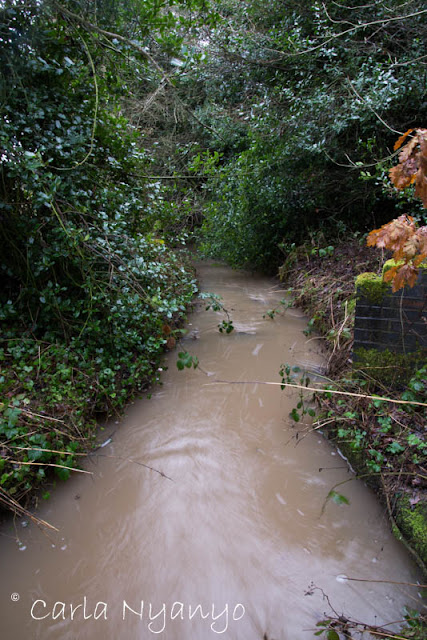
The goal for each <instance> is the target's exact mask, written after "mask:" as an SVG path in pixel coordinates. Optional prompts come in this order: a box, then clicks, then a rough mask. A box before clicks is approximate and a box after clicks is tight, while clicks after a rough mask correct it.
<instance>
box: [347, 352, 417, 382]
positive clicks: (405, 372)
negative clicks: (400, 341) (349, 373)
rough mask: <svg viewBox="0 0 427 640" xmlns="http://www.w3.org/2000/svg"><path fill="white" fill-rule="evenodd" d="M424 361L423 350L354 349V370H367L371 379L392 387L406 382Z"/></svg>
mask: <svg viewBox="0 0 427 640" xmlns="http://www.w3.org/2000/svg"><path fill="white" fill-rule="evenodd" d="M424 361H425V353H423V352H422V351H418V352H417V351H416V352H414V353H407V354H404V353H394V352H393V351H390V350H389V349H385V350H384V351H379V350H378V349H365V348H364V347H359V348H358V349H355V350H354V351H353V371H354V372H358V371H361V372H365V373H366V374H367V375H368V376H369V377H370V378H371V379H374V380H377V381H378V382H380V383H381V384H383V385H386V386H391V387H395V386H396V385H399V386H401V385H404V384H406V382H408V381H409V379H410V378H411V377H412V375H413V373H414V370H415V369H417V368H418V367H419V366H422V364H423V362H424Z"/></svg>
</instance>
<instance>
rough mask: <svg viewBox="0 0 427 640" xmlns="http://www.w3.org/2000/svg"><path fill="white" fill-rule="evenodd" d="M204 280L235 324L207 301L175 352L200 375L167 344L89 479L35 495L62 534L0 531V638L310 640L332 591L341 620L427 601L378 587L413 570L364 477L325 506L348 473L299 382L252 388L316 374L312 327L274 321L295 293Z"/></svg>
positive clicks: (23, 524) (211, 275)
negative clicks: (312, 419)
mask: <svg viewBox="0 0 427 640" xmlns="http://www.w3.org/2000/svg"><path fill="white" fill-rule="evenodd" d="M199 275H200V277H201V281H202V285H203V289H204V290H207V291H211V292H214V293H216V294H219V295H221V296H222V297H223V299H224V305H225V307H226V308H227V309H229V310H230V312H231V315H232V317H233V321H234V325H235V331H234V332H233V333H231V334H230V335H221V334H220V333H219V332H218V328H217V325H218V323H219V322H220V321H221V319H222V316H221V315H220V314H218V313H215V312H213V311H208V312H206V311H204V309H203V306H204V305H202V306H201V307H200V310H198V311H196V312H195V313H193V314H192V315H191V317H190V319H189V322H190V324H189V326H188V330H189V333H188V335H187V337H186V338H185V340H184V341H183V342H182V345H181V346H182V347H183V348H185V349H186V350H188V351H189V352H191V353H192V354H194V355H195V356H197V357H198V358H199V361H200V365H201V368H202V369H203V371H201V370H200V369H197V370H189V369H185V371H183V372H180V371H178V370H177V368H176V366H175V362H176V358H177V353H176V352H172V353H170V354H169V355H168V357H167V358H166V360H165V367H166V366H168V367H169V368H168V370H167V371H166V372H165V373H164V374H163V377H162V380H163V385H162V386H161V387H157V388H156V389H154V391H153V395H152V398H151V399H142V400H138V401H137V402H135V404H133V405H131V406H130V407H129V409H128V410H127V412H126V415H125V417H124V419H123V420H121V421H120V425H119V424H116V423H115V421H113V422H112V423H110V424H109V425H107V428H106V429H105V431H104V432H103V434H102V436H101V439H100V441H101V442H102V441H106V440H108V439H109V438H111V442H110V443H109V444H107V445H106V446H104V447H102V448H101V449H99V450H98V452H97V453H98V454H100V455H98V456H93V457H92V458H91V459H90V460H89V461H87V463H86V466H85V469H86V470H88V471H91V472H92V474H93V475H91V476H89V475H85V476H83V475H75V476H74V477H73V478H72V479H71V480H69V481H68V482H67V483H65V484H64V485H61V486H59V487H57V488H56V489H55V490H54V491H53V492H52V496H51V498H50V499H49V500H48V501H47V502H46V503H43V504H42V505H41V506H40V509H39V511H38V514H37V515H38V516H39V517H41V518H43V519H45V520H47V521H48V522H50V523H51V524H53V525H54V526H56V527H57V528H58V529H59V532H58V533H55V532H49V533H46V532H43V531H40V530H39V529H38V528H37V527H36V526H34V525H33V524H32V523H31V522H28V519H26V518H23V519H16V520H15V521H12V520H10V521H9V522H7V523H6V524H5V525H4V526H3V527H2V529H1V534H2V535H1V538H0V562H1V573H2V584H1V592H0V596H1V597H0V615H1V623H0V626H1V629H0V637H1V638H4V639H5V640H9V639H10V640H12V639H13V640H24V639H27V638H28V639H38V638H40V639H43V640H45V639H46V640H75V639H76V638H82V639H83V638H85V639H86V638H88V639H90V640H133V639H135V640H136V639H138V640H139V639H148V638H155V637H159V638H162V639H164V640H211V639H213V638H216V637H223V638H227V639H228V640H262V638H263V636H264V633H266V634H268V638H269V639H273V640H306V639H309V638H313V637H314V636H313V630H315V629H314V628H315V625H316V622H317V621H318V620H319V619H321V618H322V617H323V615H324V612H326V613H331V611H330V609H329V605H328V602H327V601H326V600H325V598H324V597H323V595H322V592H321V591H320V589H322V590H323V592H324V593H325V594H327V596H328V598H329V601H330V603H331V605H332V606H333V607H334V608H335V610H336V611H337V612H338V613H339V614H344V615H347V616H351V617H352V618H357V619H359V620H363V621H365V622H369V623H376V624H381V623H383V622H386V621H387V622H390V621H393V620H399V619H400V618H401V610H402V607H403V605H404V604H405V603H406V604H409V605H410V606H414V605H416V604H417V602H418V603H419V595H418V591H417V589H416V588H411V587H408V586H404V585H396V584H390V583H389V582H380V581H393V582H415V581H416V580H417V579H418V578H419V576H418V574H417V571H416V569H415V567H414V565H413V563H412V561H411V559H410V558H409V556H408V554H407V552H406V550H405V549H404V548H403V547H402V546H401V545H400V543H398V542H397V541H396V540H395V539H394V538H393V537H392V535H391V534H390V533H389V527H388V524H387V518H386V516H385V514H384V512H383V510H382V509H381V508H380V507H379V505H378V504H377V502H376V499H375V497H374V496H373V495H372V493H371V492H370V491H369V490H368V489H367V488H366V487H365V486H364V485H363V484H362V483H361V482H360V481H356V480H352V481H350V482H348V483H346V484H344V485H342V486H340V488H339V491H340V492H341V493H342V494H344V495H345V496H346V497H347V498H348V500H349V501H350V504H349V505H343V504H335V503H334V502H331V501H329V502H328V503H327V504H326V507H325V508H324V510H323V513H322V506H323V505H324V501H325V498H326V496H327V494H328V492H329V491H330V489H331V488H332V487H333V486H334V485H335V484H336V483H338V482H340V481H342V480H347V479H349V478H352V474H351V473H350V472H349V470H348V468H347V465H346V462H345V460H343V459H342V458H341V457H340V455H339V453H337V451H336V450H334V449H333V448H332V447H331V446H330V444H329V443H328V442H326V441H325V440H324V439H323V438H322V436H321V435H320V434H319V433H317V432H312V433H310V434H309V435H307V436H306V437H302V436H303V431H304V427H303V426H301V425H299V424H298V425H295V423H293V422H292V421H291V420H290V419H289V412H290V411H291V410H292V408H293V407H294V406H295V404H296V400H295V398H296V396H295V393H294V392H290V391H282V390H281V389H280V387H275V386H266V385H262V384H255V383H252V382H248V381H253V380H264V381H276V382H279V381H280V378H279V376H278V371H279V368H280V364H281V363H282V362H289V363H291V364H293V365H296V364H299V365H301V366H303V367H306V368H307V369H308V370H314V371H318V370H319V367H321V366H322V362H323V358H322V355H321V352H320V347H319V345H320V343H321V341H320V340H319V339H316V338H312V337H311V338H307V337H306V336H305V335H304V334H303V329H304V328H305V327H306V326H307V320H306V319H305V318H304V317H303V316H302V314H301V313H300V312H299V311H298V310H296V309H288V310H287V311H286V312H285V313H284V314H283V315H281V316H276V317H275V319H274V320H271V319H270V318H268V317H267V318H263V315H264V314H265V313H266V311H268V310H269V309H272V308H274V307H276V306H277V305H278V304H279V301H280V300H281V299H282V298H283V292H282V291H280V290H279V288H278V287H277V285H275V283H274V282H272V281H270V280H266V279H263V278H261V277H257V276H252V275H249V274H247V273H243V272H236V271H232V270H230V269H228V268H226V267H223V266H221V265H216V264H213V263H212V264H206V263H205V264H202V265H200V266H199ZM218 379H221V380H230V381H236V382H240V383H241V382H246V383H245V384H217V383H216V382H215V381H216V380H218ZM297 431H298V432H299V433H300V437H299V438H298V441H297V440H296V433H297ZM138 463H142V464H145V465H149V466H150V467H153V468H155V469H157V470H159V471H161V472H162V473H163V474H165V475H166V476H167V477H164V476H161V475H160V474H159V473H157V472H155V471H150V470H149V469H147V468H146V467H144V466H141V464H138ZM41 502H43V501H41ZM343 576H347V577H350V578H358V579H363V580H368V581H369V580H374V581H379V582H356V581H348V580H346V579H345V578H344V577H343ZM310 585H315V586H316V587H318V589H315V588H313V587H310ZM12 594H13V595H12ZM16 594H17V595H16ZM79 605H80V606H79Z"/></svg>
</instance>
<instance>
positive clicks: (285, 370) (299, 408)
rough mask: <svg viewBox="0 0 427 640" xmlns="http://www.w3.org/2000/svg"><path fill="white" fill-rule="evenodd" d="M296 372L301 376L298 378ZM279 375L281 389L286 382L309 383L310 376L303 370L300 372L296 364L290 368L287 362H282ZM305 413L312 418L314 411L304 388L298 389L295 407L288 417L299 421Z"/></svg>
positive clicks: (304, 384)
mask: <svg viewBox="0 0 427 640" xmlns="http://www.w3.org/2000/svg"><path fill="white" fill-rule="evenodd" d="M297 374H301V377H300V378H298V376H297ZM279 375H280V376H281V378H282V384H281V386H280V388H281V389H285V388H286V387H285V385H286V384H299V385H300V386H301V387H308V386H309V384H310V378H309V377H308V375H307V373H306V372H304V371H303V372H302V371H301V368H300V367H298V366H295V367H292V368H291V366H290V365H289V364H287V363H285V364H282V365H281V367H280V370H279ZM305 415H309V416H310V417H311V418H314V417H315V415H316V412H315V410H314V409H313V407H312V406H311V403H310V402H309V401H307V398H306V396H305V394H304V390H303V389H300V391H299V401H298V403H297V405H296V407H294V408H293V409H292V411H291V412H290V414H289V417H290V418H291V419H292V420H293V421H294V422H299V421H300V420H301V419H302V418H304V416H305Z"/></svg>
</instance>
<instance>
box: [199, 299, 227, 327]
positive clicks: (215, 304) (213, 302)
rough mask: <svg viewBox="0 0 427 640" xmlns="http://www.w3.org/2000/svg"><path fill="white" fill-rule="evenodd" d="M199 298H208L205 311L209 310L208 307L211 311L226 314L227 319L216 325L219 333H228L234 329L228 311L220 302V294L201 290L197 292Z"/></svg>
mask: <svg viewBox="0 0 427 640" xmlns="http://www.w3.org/2000/svg"><path fill="white" fill-rule="evenodd" d="M199 298H200V299H201V300H208V304H207V305H206V307H205V310H206V311H209V310H210V309H212V311H217V312H218V311H220V312H222V313H225V314H226V317H227V319H226V320H222V321H221V322H220V323H219V325H218V329H219V332H220V333H227V334H228V333H231V332H232V331H234V325H233V321H232V319H231V316H230V313H229V312H228V311H227V309H226V308H225V307H224V305H223V303H222V298H221V296H219V295H217V294H216V293H210V292H202V293H199Z"/></svg>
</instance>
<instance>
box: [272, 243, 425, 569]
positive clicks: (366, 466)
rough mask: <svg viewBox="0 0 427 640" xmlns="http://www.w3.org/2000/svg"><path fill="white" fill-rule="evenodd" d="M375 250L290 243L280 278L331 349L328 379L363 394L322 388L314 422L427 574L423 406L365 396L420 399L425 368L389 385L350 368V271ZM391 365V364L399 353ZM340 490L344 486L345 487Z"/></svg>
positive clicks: (372, 266)
mask: <svg viewBox="0 0 427 640" xmlns="http://www.w3.org/2000/svg"><path fill="white" fill-rule="evenodd" d="M382 262H383V261H382V259H381V255H380V254H379V252H375V251H373V250H372V249H368V248H367V247H366V246H365V243H364V240H363V238H362V239H356V238H355V239H353V240H352V241H348V242H344V243H339V244H338V246H336V247H333V246H329V247H327V248H324V249H322V248H321V247H320V248H319V247H312V246H304V247H299V248H298V249H295V250H294V252H293V253H291V254H290V255H289V256H288V257H287V260H286V262H285V264H284V265H283V266H282V268H281V270H280V273H281V276H282V279H283V280H284V281H285V282H286V283H287V284H289V285H292V287H291V289H290V292H291V295H292V296H293V299H294V304H295V305H296V306H298V307H300V308H302V309H303V310H304V311H305V312H306V313H307V315H308V316H309V318H311V319H310V321H309V331H308V333H310V330H311V329H313V330H314V329H315V330H316V331H318V332H319V333H320V334H321V338H320V339H321V342H322V343H323V345H324V346H325V347H326V349H327V351H328V356H327V361H328V366H327V371H326V377H327V378H328V380H325V385H327V384H328V383H330V384H331V388H335V389H340V390H343V391H350V392H352V393H357V394H359V395H360V397H358V398H349V397H344V396H343V397H342V398H340V396H334V395H330V396H329V397H327V395H326V396H325V395H319V396H318V397H317V401H318V403H319V405H320V416H319V418H318V421H317V425H318V426H319V427H321V428H322V430H323V432H324V434H325V435H326V436H327V437H328V438H331V439H332V440H333V441H334V442H335V443H336V444H337V445H338V446H339V448H340V449H341V451H342V452H343V453H344V454H345V456H346V457H347V458H348V459H349V461H350V462H351V464H352V466H353V467H354V468H355V470H356V472H357V473H358V475H359V476H360V477H362V478H363V480H364V481H365V482H367V483H368V484H369V485H370V486H372V487H373V488H374V489H375V490H376V492H377V493H378V495H379V497H380V500H381V502H382V504H383V505H384V507H385V509H386V510H387V513H388V517H389V520H390V523H391V527H392V529H393V532H394V534H395V535H396V537H397V538H398V539H399V540H401V541H402V542H404V544H405V545H406V546H407V548H408V549H409V550H410V552H411V553H412V555H413V556H414V558H415V559H416V561H417V562H418V564H419V566H420V567H421V568H422V570H423V572H424V574H426V565H427V443H426V437H425V436H426V424H427V415H426V410H425V407H415V406H411V405H409V404H408V405H406V406H405V405H393V404H391V403H386V402H381V401H380V400H372V399H370V398H366V397H363V396H369V395H372V394H374V395H379V396H383V397H389V398H390V397H391V398H395V399H396V400H406V401H415V402H425V401H426V398H427V369H426V367H425V366H424V367H420V368H419V369H418V370H417V371H414V372H413V375H412V377H411V378H410V380H409V381H408V382H407V384H406V385H405V387H404V388H401V389H396V388H392V387H390V386H389V385H387V383H386V382H385V381H384V379H381V380H378V379H376V378H375V377H374V376H369V377H368V376H366V375H365V376H363V375H361V374H360V373H356V372H354V371H353V370H352V345H353V327H354V315H355V306H356V292H355V279H356V277H357V276H358V275H359V274H361V273H365V272H377V273H381V270H382ZM388 365H389V367H392V368H393V369H396V368H397V366H398V362H397V358H396V359H395V360H393V359H391V360H390V362H389V363H388ZM344 493H345V492H344Z"/></svg>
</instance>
